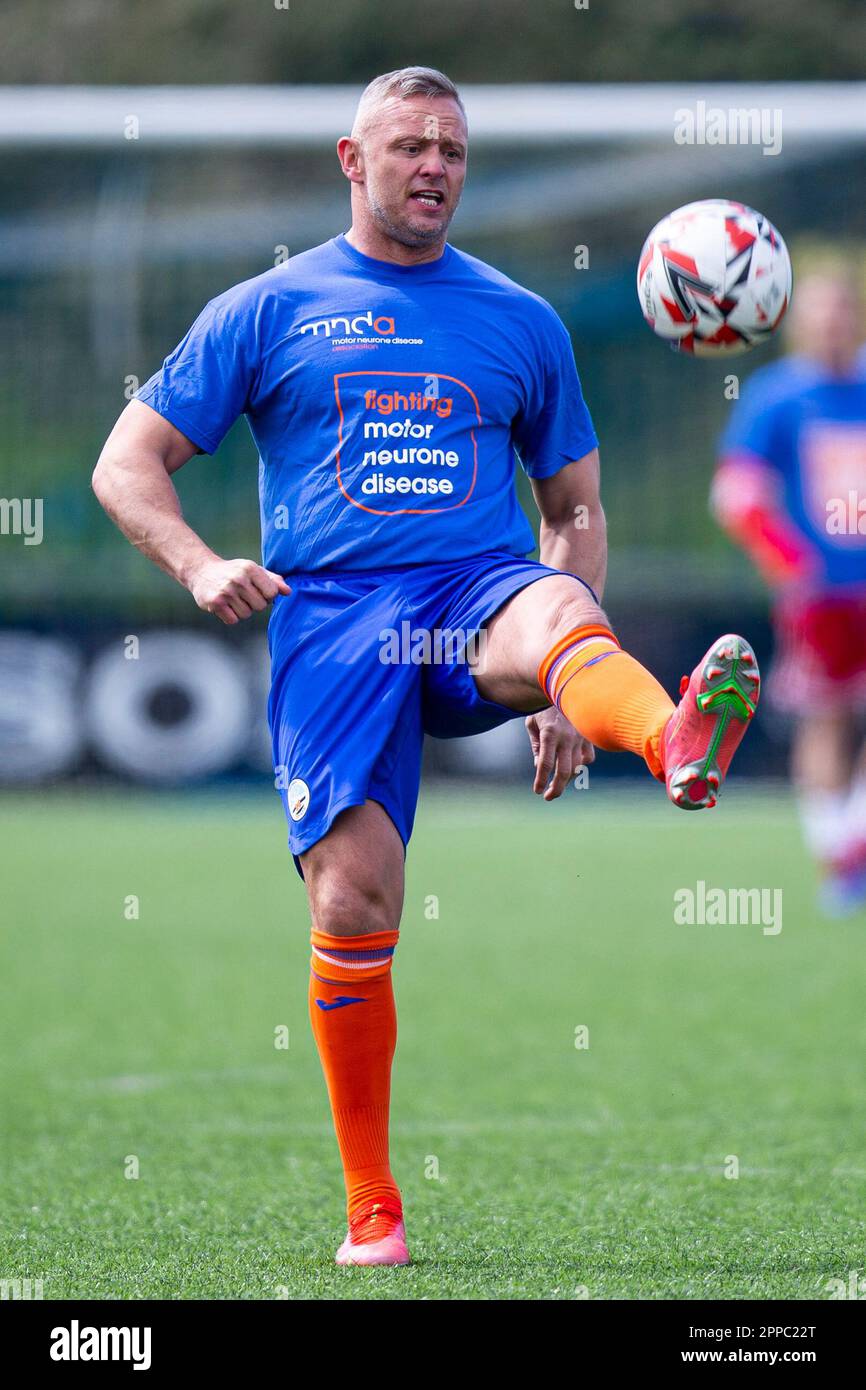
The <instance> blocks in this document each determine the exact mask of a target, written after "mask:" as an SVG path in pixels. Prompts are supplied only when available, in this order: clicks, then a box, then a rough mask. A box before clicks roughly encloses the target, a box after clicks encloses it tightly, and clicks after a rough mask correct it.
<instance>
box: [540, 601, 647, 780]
mask: <svg viewBox="0 0 866 1390" xmlns="http://www.w3.org/2000/svg"><path fill="white" fill-rule="evenodd" d="M538 683H539V685H540V686H541V689H542V690H543V691H544V693H545V695H546V696H547V698H548V700H550V702H551V704H553V705H556V707H557V709H559V710H561V712H562V713H563V714H564V715H565V717H566V719H567V720H568V721H569V723H571V724H573V725H574V727H575V728H576V729H579V730H580V732H581V733H582V734H583V736H584V738H588V739H589V741H590V743H594V744H595V745H596V747H597V748H610V749H616V750H623V749H624V750H627V751H628V752H630V753H637V755H638V757H641V758H643V759H644V761H645V762H646V765H647V767H648V768H649V770H650V772H651V773H652V775H653V777H657V778H658V779H659V780H660V781H664V770H663V768H662V764H661V757H660V753H659V741H660V738H661V733H662V729H663V728H664V726H665V724H666V723H667V721H668V719H669V717H670V715H671V713H672V712H673V708H674V704H673V701H672V700H671V698H670V696H669V695H668V694H667V693H666V691H665V690H664V689H663V688H662V687H661V686H660V685H659V683H658V681H657V680H656V678H655V676H653V675H651V674H650V672H649V671H648V670H647V669H646V667H645V666H641V664H640V662H639V661H635V659H634V657H633V656H629V654H628V652H624V651H623V650H622V647H621V646H620V645H619V642H617V640H616V638H615V637H614V635H613V633H612V632H611V631H610V628H607V627H602V626H600V625H599V626H596V625H590V626H588V627H579V628H576V629H575V630H574V632H569V633H568V635H567V636H565V637H563V638H562V639H561V640H560V641H559V642H557V643H556V645H555V646H554V647H552V648H551V650H550V651H549V652H548V654H547V656H546V657H545V658H544V660H543V661H542V663H541V665H540V666H539V668H538Z"/></svg>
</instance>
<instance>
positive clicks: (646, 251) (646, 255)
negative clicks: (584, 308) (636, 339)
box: [637, 198, 791, 357]
mask: <svg viewBox="0 0 866 1390" xmlns="http://www.w3.org/2000/svg"><path fill="white" fill-rule="evenodd" d="M637 292H638V298H639V300H640V307H641V311H642V313H643V316H644V318H645V319H646V321H647V323H648V324H649V326H650V328H651V329H652V330H653V332H654V333H656V334H657V335H658V337H659V338H664V339H665V341H666V342H668V343H670V346H671V347H672V348H674V349H675V351H677V352H690V353H693V354H694V355H695V356H696V357H716V356H719V355H721V354H731V353H737V352H747V351H748V350H749V349H750V348H753V347H755V346H756V344H758V343H761V342H764V341H765V340H766V339H767V338H769V337H770V336H771V335H772V334H773V333H775V331H776V329H777V328H778V327H779V324H780V323H781V321H782V319H783V318H784V315H785V311H786V309H787V308H788V304H789V302H790V299H791V260H790V257H789V255H788V250H787V247H786V246H785V243H784V241H783V240H782V238H781V237H780V235H779V233H778V232H777V231H776V228H775V227H774V226H773V224H772V222H770V221H768V219H767V218H766V217H764V215H763V214H762V213H760V212H755V210H754V208H750V207H746V205H745V204H744V203H734V202H729V201H728V200H727V199H725V198H709V199H706V200H705V201H703V202H699V203H688V204H687V205H686V206H685V207H682V208H677V210H676V212H671V213H669V214H668V216H667V217H663V218H662V220H661V222H659V223H657V225H656V226H655V227H653V229H652V231H651V232H650V234H649V236H648V237H647V239H646V241H645V242H644V247H643V250H642V251H641V255H640V261H639V262H638V270H637Z"/></svg>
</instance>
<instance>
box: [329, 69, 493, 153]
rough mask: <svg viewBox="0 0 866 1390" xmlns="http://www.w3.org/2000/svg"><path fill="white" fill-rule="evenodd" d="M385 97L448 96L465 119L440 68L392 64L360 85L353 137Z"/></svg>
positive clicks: (458, 97) (462, 107)
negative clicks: (389, 67) (365, 84)
mask: <svg viewBox="0 0 866 1390" xmlns="http://www.w3.org/2000/svg"><path fill="white" fill-rule="evenodd" d="M388 97H398V98H400V99H402V98H404V97H451V98H452V99H453V100H454V101H456V102H457V105H458V106H459V107H460V110H461V111H462V113H463V119H464V120H465V119H466V109H465V107H464V105H463V102H462V101H461V100H460V93H459V92H458V90H457V88H456V87H455V85H454V83H453V82H452V81H451V78H450V77H446V76H445V74H444V72H439V70H438V69H437V68H419V67H415V68H396V69H395V70H394V72H383V73H382V74H381V75H380V76H379V77H374V78H373V81H372V82H370V83H369V84H368V86H366V87H365V88H364V90H363V92H362V93H361V100H360V101H359V102H358V110H357V111H356V113H355V121H354V124H353V126H352V137H353V139H360V138H361V136H362V135H363V134H364V132H365V130H366V128H367V126H368V125H369V124H370V121H371V118H372V116H373V112H374V111H375V110H376V108H377V107H379V106H381V105H382V103H383V102H385V101H387V99H388Z"/></svg>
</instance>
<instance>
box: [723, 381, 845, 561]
mask: <svg viewBox="0 0 866 1390" xmlns="http://www.w3.org/2000/svg"><path fill="white" fill-rule="evenodd" d="M719 447H720V453H721V455H722V456H723V457H724V456H725V455H730V454H738V453H744V454H750V455H752V456H754V457H756V458H757V459H758V460H759V461H760V462H762V463H764V464H765V465H767V466H768V467H769V468H770V469H772V471H773V473H774V475H775V476H776V478H777V479H778V481H779V484H780V488H781V493H780V495H781V498H782V502H783V505H784V508H785V510H786V512H787V514H788V516H789V517H790V519H791V521H792V522H793V523H794V525H795V526H796V527H797V528H798V530H799V531H800V532H801V534H802V535H803V536H804V537H805V538H806V540H807V541H808V542H809V544H810V545H811V547H812V548H813V551H814V552H816V553H817V555H818V556H819V557H820V561H821V565H822V569H823V578H824V580H825V582H826V583H827V584H830V585H833V586H835V585H846V584H862V583H863V582H864V581H866V515H864V517H863V519H862V527H863V529H862V532H861V531H860V530H859V528H858V517H857V510H858V499H862V502H863V508H864V513H866V361H864V362H863V363H861V364H860V365H858V367H857V369H856V371H855V372H854V373H853V375H852V376H850V377H845V378H839V377H832V376H830V375H829V374H828V373H827V371H826V370H825V369H824V368H823V367H821V366H820V365H819V364H818V363H816V362H812V361H810V360H809V359H807V358H805V357H787V358H784V359H783V360H782V361H779V362H774V363H772V364H771V365H770V366H768V367H762V368H761V369H760V370H759V371H757V372H755V373H754V375H753V376H751V377H750V378H749V380H748V383H747V385H746V388H745V391H744V393H743V396H742V398H741V399H740V400H739V401H738V402H737V404H736V405H735V406H734V410H733V414H732V416H731V419H730V421H729V423H728V427H727V429H726V430H725V432H724V434H723V435H722V438H721V441H720V446H719Z"/></svg>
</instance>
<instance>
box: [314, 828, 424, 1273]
mask: <svg viewBox="0 0 866 1390" xmlns="http://www.w3.org/2000/svg"><path fill="white" fill-rule="evenodd" d="M301 865H302V867H303V871H304V880H305V883H306V886H307V894H308V898H309V903H310V914H311V917H312V937H311V939H312V948H313V955H312V961H311V971H310V1022H311V1024H312V1029H313V1035H314V1037H315V1040H316V1046H317V1048H318V1051H319V1057H320V1059H321V1063H322V1069H323V1071H324V1073H325V1080H326V1082H327V1086H328V1096H329V1098H330V1102H331V1113H332V1115H333V1119H334V1128H335V1130H336V1134H337V1143H338V1145H339V1148H340V1157H341V1159H342V1162H343V1174H344V1178H345V1183H346V1206H347V1214H348V1219H349V1233H348V1235H347V1237H346V1241H345V1242H344V1244H343V1245H342V1246H341V1247H340V1250H339V1251H338V1254H337V1262H338V1263H339V1264H406V1263H408V1259H409V1256H408V1252H407V1250H406V1244H405V1236H404V1232H403V1210H402V1203H401V1199H400V1191H399V1188H398V1187H397V1184H396V1182H395V1181H394V1178H393V1175H392V1173H391V1166H390V1158H389V1146H388V1124H389V1107H390V1096H391V1063H392V1061H393V1057H394V1049H395V1046H396V1042H397V1015H396V1010H395V1007H394V992H393V989H392V985H391V961H392V958H393V955H394V949H395V947H396V945H397V939H398V933H399V924H400V914H401V911H402V907H403V842H402V840H401V839H400V836H399V835H398V833H397V830H396V828H395V826H394V824H393V822H392V821H391V820H390V818H389V817H388V815H387V814H386V812H385V811H384V810H383V808H382V807H381V806H380V805H379V804H378V803H377V802H374V801H367V802H365V804H364V805H363V806H354V807H351V808H350V809H349V810H347V811H344V812H343V813H342V814H341V815H339V816H338V817H337V819H336V820H335V822H334V824H333V826H332V827H331V829H330V831H329V832H328V834H327V835H325V836H324V837H323V838H322V839H321V840H319V841H318V842H317V843H316V844H315V845H313V846H312V848H311V849H309V850H307V851H306V852H305V853H304V854H303V855H301Z"/></svg>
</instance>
